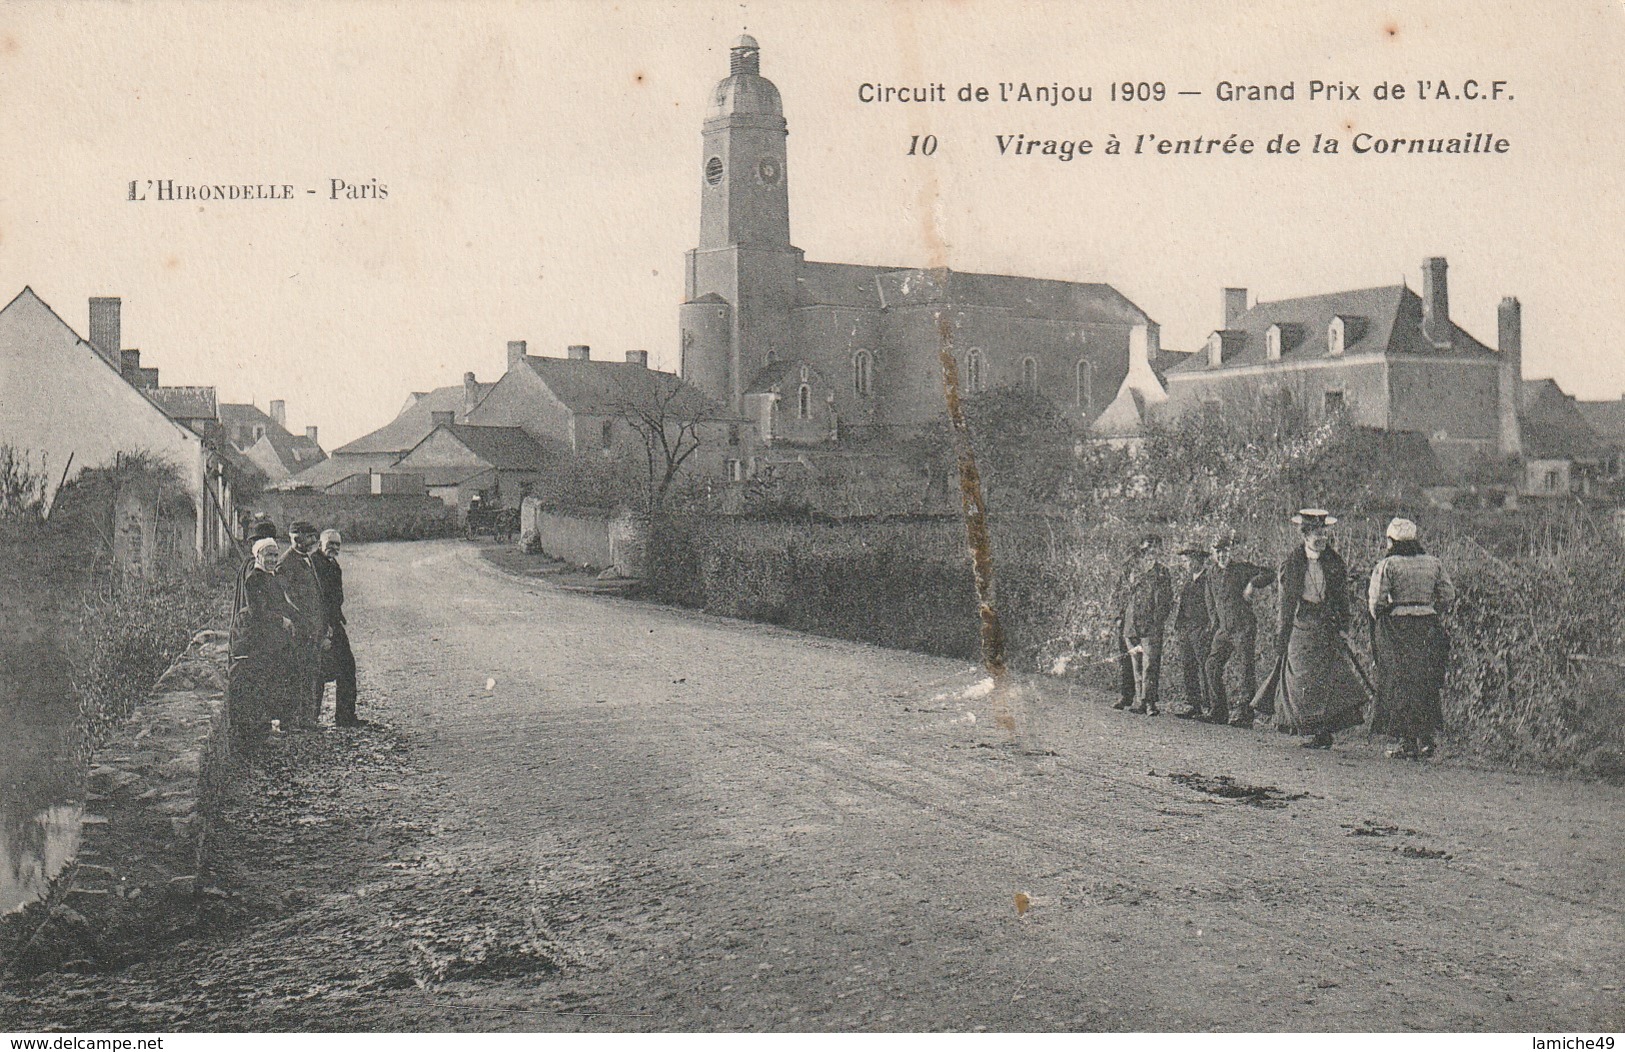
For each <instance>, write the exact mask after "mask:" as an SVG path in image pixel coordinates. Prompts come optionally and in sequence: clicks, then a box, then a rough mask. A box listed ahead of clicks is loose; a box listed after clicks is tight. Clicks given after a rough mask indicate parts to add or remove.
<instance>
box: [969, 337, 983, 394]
mask: <svg viewBox="0 0 1625 1052" xmlns="http://www.w3.org/2000/svg"><path fill="white" fill-rule="evenodd" d="M986 380H987V378H986V377H985V376H984V375H983V367H982V352H981V351H979V350H977V349H976V348H974V347H973V348H971V352H970V355H969V356H968V357H967V358H966V359H965V386H966V387H967V388H968V389H969V390H970V393H971V394H980V393H981V392H982V386H983V384H984V383H985V382H986Z"/></svg>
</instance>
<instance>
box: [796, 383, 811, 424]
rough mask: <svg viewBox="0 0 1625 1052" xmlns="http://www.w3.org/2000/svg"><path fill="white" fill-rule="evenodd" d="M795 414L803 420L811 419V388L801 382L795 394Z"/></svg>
mask: <svg viewBox="0 0 1625 1052" xmlns="http://www.w3.org/2000/svg"><path fill="white" fill-rule="evenodd" d="M796 415H797V416H799V417H801V419H803V420H811V419H812V388H811V387H810V386H808V385H807V384H802V385H801V391H800V392H799V393H798V394H797V395H796Z"/></svg>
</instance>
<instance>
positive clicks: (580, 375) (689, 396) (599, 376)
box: [525, 355, 722, 418]
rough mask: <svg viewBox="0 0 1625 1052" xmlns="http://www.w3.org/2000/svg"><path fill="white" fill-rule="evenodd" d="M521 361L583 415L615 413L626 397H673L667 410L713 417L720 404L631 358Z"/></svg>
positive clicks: (634, 399) (631, 399)
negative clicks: (604, 360) (618, 359)
mask: <svg viewBox="0 0 1625 1052" xmlns="http://www.w3.org/2000/svg"><path fill="white" fill-rule="evenodd" d="M525 363H526V364H527V365H529V366H530V368H531V369H532V370H533V371H534V372H535V373H536V375H537V376H539V377H541V379H542V382H543V383H545V384H546V385H547V389H548V390H549V391H552V392H553V396H554V397H555V398H557V399H558V400H559V401H561V402H563V403H564V404H565V406H566V407H567V408H569V410H570V411H571V412H573V413H580V414H583V415H587V416H618V415H620V413H621V411H622V410H623V409H624V408H625V407H626V406H627V404H628V403H629V402H631V403H633V404H641V403H642V402H643V401H644V400H645V399H649V398H665V397H667V396H668V395H669V396H670V397H671V401H670V402H669V403H668V405H669V406H670V408H671V411H672V412H673V413H674V414H676V415H679V416H692V417H696V418H713V417H716V416H719V415H721V413H722V411H721V409H720V408H719V407H718V406H717V405H716V404H715V403H714V402H712V401H711V400H710V399H709V398H707V397H706V396H705V395H704V394H702V393H700V391H699V390H698V389H696V388H694V387H691V386H689V385H688V384H685V383H684V382H683V381H682V380H681V379H679V378H678V377H677V376H675V375H673V374H672V373H663V372H660V371H659V370H656V369H650V368H648V367H647V366H643V365H638V364H637V363H635V362H595V361H592V360H590V359H583V358H548V357H536V356H529V355H527V356H526V358H525Z"/></svg>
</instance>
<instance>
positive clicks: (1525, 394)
mask: <svg viewBox="0 0 1625 1052" xmlns="http://www.w3.org/2000/svg"><path fill="white" fill-rule="evenodd" d="M1520 404H1521V409H1520V411H1519V413H1518V429H1519V431H1520V432H1521V433H1522V436H1523V451H1524V455H1525V456H1528V457H1535V458H1537V459H1541V460H1567V459H1575V458H1578V459H1584V458H1588V457H1595V456H1598V455H1600V454H1601V453H1602V452H1603V450H1604V449H1605V448H1606V446H1607V445H1608V443H1607V442H1605V441H1604V440H1603V439H1602V437H1601V436H1600V435H1598V434H1597V432H1596V431H1594V430H1592V428H1591V425H1590V424H1588V423H1586V420H1585V417H1584V416H1583V415H1581V412H1580V409H1579V407H1578V406H1577V405H1576V402H1575V398H1574V396H1573V395H1571V394H1567V393H1565V392H1564V390H1563V389H1562V388H1561V387H1559V386H1558V385H1557V381H1556V380H1525V381H1524V382H1523V389H1522V392H1521V399H1520Z"/></svg>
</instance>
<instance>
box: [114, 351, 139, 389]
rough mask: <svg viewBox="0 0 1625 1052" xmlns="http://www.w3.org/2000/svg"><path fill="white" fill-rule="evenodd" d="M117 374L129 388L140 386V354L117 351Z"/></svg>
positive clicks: (137, 352)
mask: <svg viewBox="0 0 1625 1052" xmlns="http://www.w3.org/2000/svg"><path fill="white" fill-rule="evenodd" d="M118 372H119V375H120V376H122V377H124V379H125V381H126V382H128V383H129V384H130V386H131V387H140V386H141V352H140V351H128V350H124V351H119V352H118Z"/></svg>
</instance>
